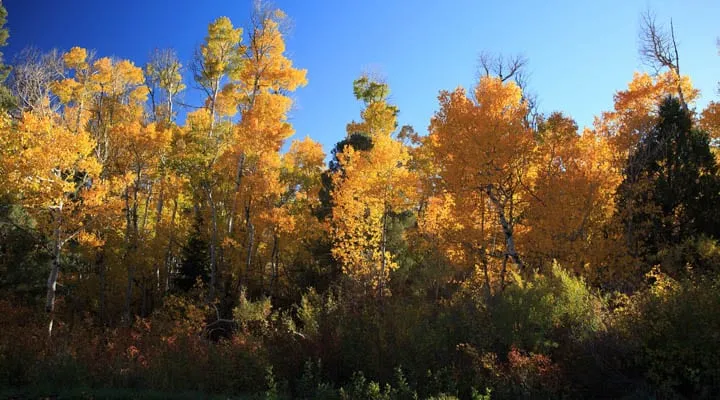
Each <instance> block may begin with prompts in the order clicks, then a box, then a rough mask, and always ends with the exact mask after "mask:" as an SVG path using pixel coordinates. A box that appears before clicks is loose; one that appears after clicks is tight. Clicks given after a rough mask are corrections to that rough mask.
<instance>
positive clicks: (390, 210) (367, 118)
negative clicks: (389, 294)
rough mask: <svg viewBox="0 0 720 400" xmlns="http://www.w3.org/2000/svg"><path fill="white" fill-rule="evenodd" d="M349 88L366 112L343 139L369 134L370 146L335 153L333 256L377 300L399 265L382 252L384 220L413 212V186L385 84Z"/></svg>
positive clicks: (363, 79)
mask: <svg viewBox="0 0 720 400" xmlns="http://www.w3.org/2000/svg"><path fill="white" fill-rule="evenodd" d="M354 89H355V95H356V97H357V98H358V99H359V100H363V101H364V102H365V109H364V110H363V111H362V113H361V117H362V120H361V122H359V123H358V122H353V123H350V124H348V127H347V130H348V135H351V134H357V133H362V134H364V135H366V136H368V137H369V138H370V140H371V142H372V148H371V149H369V150H367V151H357V150H355V149H354V148H352V147H350V146H346V147H345V148H344V149H342V152H341V153H339V154H337V158H338V162H339V165H340V171H339V172H338V173H336V174H335V175H334V176H333V184H334V189H333V192H332V197H333V202H334V204H333V212H332V220H331V225H332V238H333V248H332V254H333V256H334V257H335V258H336V259H337V260H338V261H339V262H340V264H341V265H342V268H343V272H344V273H345V274H347V275H348V276H349V277H351V278H352V279H354V280H356V281H358V282H360V283H362V284H363V285H365V286H366V287H367V288H369V289H371V290H374V291H376V293H377V295H378V296H380V297H382V296H383V294H384V292H385V291H386V282H387V279H388V277H389V274H390V272H391V271H392V270H394V269H396V268H397V267H398V265H397V263H396V262H395V260H394V258H393V255H392V253H391V252H390V251H389V250H388V248H387V235H388V224H389V218H390V217H391V215H392V214H397V213H401V212H403V211H406V210H409V209H411V208H412V206H413V201H414V199H415V197H416V196H417V191H418V185H417V183H416V179H415V177H414V176H413V174H412V173H411V171H410V170H409V169H408V167H407V163H408V160H409V153H408V150H407V148H406V147H405V146H404V145H403V143H402V142H400V141H398V140H396V139H394V138H393V137H392V134H393V132H394V131H395V129H396V125H397V123H396V120H397V108H396V107H395V106H393V105H390V104H388V103H387V95H388V92H389V91H388V87H387V85H386V84H383V83H380V82H377V81H374V80H372V79H370V78H368V77H361V78H359V79H358V80H356V81H355V85H354Z"/></svg>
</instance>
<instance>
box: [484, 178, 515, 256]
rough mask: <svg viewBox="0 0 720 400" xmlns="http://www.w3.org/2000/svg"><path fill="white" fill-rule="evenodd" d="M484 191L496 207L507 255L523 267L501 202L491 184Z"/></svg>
mask: <svg viewBox="0 0 720 400" xmlns="http://www.w3.org/2000/svg"><path fill="white" fill-rule="evenodd" d="M485 192H486V193H487V195H488V198H489V199H490V201H492V203H493V205H494V206H495V208H496V209H497V214H498V219H499V220H500V226H502V230H503V234H504V235H505V250H506V254H507V256H509V257H510V258H512V259H513V261H514V262H515V264H516V265H517V266H518V268H520V270H524V269H525V263H523V261H522V259H521V258H520V255H519V254H518V252H517V250H516V249H515V238H514V237H513V227H512V224H511V222H510V221H508V219H507V217H506V216H505V208H504V207H503V204H502V203H500V200H498V198H497V197H496V196H495V194H494V193H493V191H492V186H488V187H487V188H486V190H485Z"/></svg>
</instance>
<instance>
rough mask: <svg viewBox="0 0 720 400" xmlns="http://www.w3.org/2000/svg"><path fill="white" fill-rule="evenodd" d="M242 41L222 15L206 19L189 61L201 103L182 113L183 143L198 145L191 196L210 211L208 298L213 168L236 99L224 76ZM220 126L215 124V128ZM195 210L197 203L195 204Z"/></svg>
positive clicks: (216, 228)
mask: <svg viewBox="0 0 720 400" xmlns="http://www.w3.org/2000/svg"><path fill="white" fill-rule="evenodd" d="M241 42H242V28H235V27H234V26H233V24H232V22H231V21H230V19H229V18H227V17H221V18H218V19H217V20H215V21H214V22H212V23H210V25H209V26H208V35H207V36H206V37H205V42H204V43H203V44H202V45H201V46H200V49H199V51H198V53H197V54H196V58H195V62H194V65H193V72H194V78H195V82H196V83H197V84H198V85H199V86H200V87H201V88H202V89H203V91H204V93H205V95H206V100H205V107H204V108H201V109H199V110H197V111H195V112H193V113H191V114H190V115H189V116H188V120H187V122H186V124H187V125H188V127H189V129H187V130H186V132H188V133H189V134H192V135H195V136H196V137H195V138H192V139H190V138H188V139H190V140H188V142H194V143H195V144H197V145H199V148H195V150H196V151H197V153H196V155H194V156H191V157H192V159H193V161H194V162H195V165H193V166H189V171H188V172H189V173H190V174H192V178H191V182H192V184H194V187H195V189H196V190H194V191H196V192H199V193H198V194H199V195H200V196H197V199H196V202H197V203H200V202H201V200H202V201H203V202H204V204H206V205H207V206H208V208H209V211H210V218H209V219H210V246H209V247H210V285H209V293H208V296H209V298H210V299H212V298H214V297H215V293H216V289H217V286H218V275H219V274H218V261H219V245H220V243H221V240H222V238H221V223H222V222H221V215H220V210H219V208H220V205H221V204H222V199H221V198H218V197H219V196H218V193H217V190H218V189H217V188H218V186H220V183H221V181H222V179H223V175H224V171H218V166H217V162H218V160H219V159H220V158H221V157H222V155H223V153H224V152H226V151H227V149H228V141H229V138H230V135H231V126H230V121H229V120H228V118H229V117H230V116H232V115H233V114H235V113H236V110H235V108H236V103H235V99H234V96H232V90H231V89H232V86H231V85H232V83H229V82H228V79H229V77H230V76H232V75H234V74H237V73H238V71H239V70H240V69H241V68H242V55H243V53H244V51H245V47H244V46H243V45H242V44H241ZM218 125H220V126H218ZM196 209H198V210H199V209H200V207H199V206H198V207H196Z"/></svg>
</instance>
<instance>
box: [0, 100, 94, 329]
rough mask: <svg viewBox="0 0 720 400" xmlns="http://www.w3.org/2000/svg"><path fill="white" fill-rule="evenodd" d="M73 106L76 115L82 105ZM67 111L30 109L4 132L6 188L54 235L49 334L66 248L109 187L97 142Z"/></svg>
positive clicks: (6, 125)
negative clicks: (73, 125) (72, 123)
mask: <svg viewBox="0 0 720 400" xmlns="http://www.w3.org/2000/svg"><path fill="white" fill-rule="evenodd" d="M70 111H71V115H73V112H76V111H77V110H70ZM64 117H68V116H65V115H56V114H46V115H44V116H40V115H35V114H32V113H26V114H23V115H22V117H21V118H20V120H19V121H18V122H17V123H15V124H10V123H9V122H7V121H5V123H4V124H3V127H2V132H0V136H2V139H0V144H1V145H2V147H3V149H2V150H1V151H0V152H1V153H2V154H3V155H4V157H3V161H2V165H3V166H2V167H1V168H0V169H2V171H3V173H4V180H5V182H4V183H5V190H8V191H9V192H11V193H15V194H17V198H18V201H19V203H20V204H21V205H22V206H23V209H24V210H25V211H26V212H27V213H28V214H29V215H30V216H31V217H32V218H33V219H34V220H35V222H36V223H37V228H38V230H39V231H40V232H41V233H42V234H43V235H44V236H45V237H47V238H48V240H49V250H50V253H51V254H52V265H51V267H50V274H49V277H48V280H47V298H46V302H45V309H46V311H47V312H48V313H50V324H49V327H48V334H49V335H51V334H52V329H53V321H54V317H53V315H54V311H55V300H56V297H57V296H56V293H57V285H58V280H59V277H60V272H61V264H62V256H63V253H64V249H65V247H66V245H67V244H68V242H70V241H71V240H73V239H75V238H77V237H78V236H79V235H80V234H81V233H82V232H83V231H84V230H85V228H86V226H87V225H88V223H89V220H90V219H91V218H92V217H93V215H94V214H95V213H97V212H99V208H100V206H101V201H99V199H101V198H102V192H103V188H102V185H101V180H100V172H101V165H100V163H99V162H98V161H97V159H96V158H95V157H94V154H93V152H94V150H95V146H96V143H95V142H94V141H93V139H92V138H91V137H90V135H89V134H88V133H87V132H85V131H84V130H81V131H79V132H74V131H72V130H70V129H69V128H68V127H67V125H66V124H65V123H64V122H63V119H64Z"/></svg>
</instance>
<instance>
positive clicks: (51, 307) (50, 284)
mask: <svg viewBox="0 0 720 400" xmlns="http://www.w3.org/2000/svg"><path fill="white" fill-rule="evenodd" d="M58 230H59V229H58ZM53 248H54V249H53V253H54V254H53V260H52V267H51V268H50V276H49V277H48V281H47V300H46V301H45V311H47V312H48V314H49V315H50V323H49V325H48V338H50V337H52V330H53V322H54V319H55V294H56V291H57V280H58V275H59V274H60V252H61V250H62V249H61V245H60V242H59V241H58V240H56V242H55V245H54V246H53Z"/></svg>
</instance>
